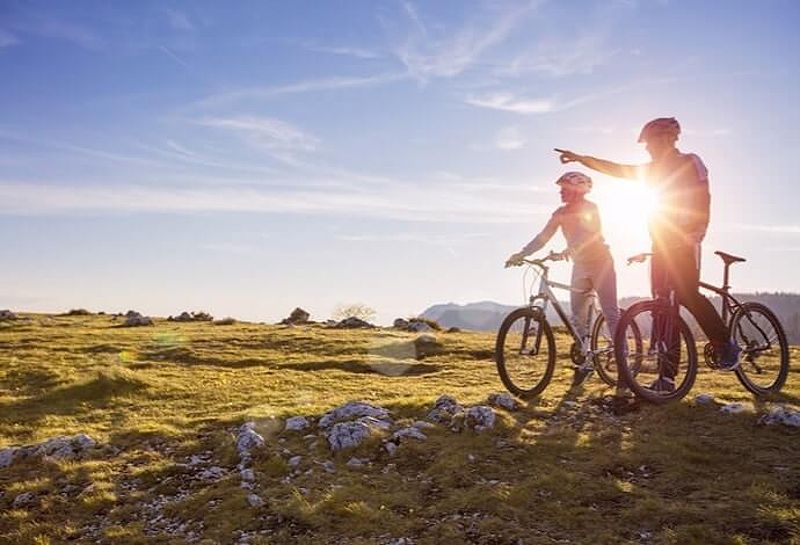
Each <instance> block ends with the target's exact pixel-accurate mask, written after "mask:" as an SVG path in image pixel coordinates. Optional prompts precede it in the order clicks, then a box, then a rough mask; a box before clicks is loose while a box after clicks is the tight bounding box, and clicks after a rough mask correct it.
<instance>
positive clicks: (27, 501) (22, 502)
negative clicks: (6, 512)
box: [11, 492, 36, 509]
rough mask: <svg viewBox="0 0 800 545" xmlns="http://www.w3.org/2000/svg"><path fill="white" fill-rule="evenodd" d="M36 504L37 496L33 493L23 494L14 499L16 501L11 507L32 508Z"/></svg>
mask: <svg viewBox="0 0 800 545" xmlns="http://www.w3.org/2000/svg"><path fill="white" fill-rule="evenodd" d="M35 503H36V495H35V494H34V493H33V492H23V493H22V494H20V495H18V496H17V497H16V498H14V501H13V503H12V504H11V505H12V506H13V507H14V509H19V508H21V507H31V506H32V505H34V504H35Z"/></svg>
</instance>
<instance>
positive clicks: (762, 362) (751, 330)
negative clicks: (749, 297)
mask: <svg viewBox="0 0 800 545" xmlns="http://www.w3.org/2000/svg"><path fill="white" fill-rule="evenodd" d="M731 335H732V336H733V337H734V339H736V342H737V343H738V344H739V346H740V347H741V348H742V361H741V364H740V365H739V367H738V368H737V369H736V376H737V378H738V379H739V381H740V382H741V383H742V385H743V386H744V387H745V388H747V389H748V390H749V391H750V392H752V393H754V394H756V395H766V394H771V393H776V392H779V391H780V389H781V388H783V385H784V384H785V382H786V376H787V375H788V373H789V346H788V343H787V341H786V333H785V332H784V331H783V327H782V326H781V323H780V321H779V320H778V318H777V316H775V314H774V313H773V312H772V311H771V310H769V308H767V307H765V306H764V305H762V304H760V303H744V304H743V305H742V306H741V307H740V308H739V310H737V311H736V313H735V314H734V315H733V318H732V319H731Z"/></svg>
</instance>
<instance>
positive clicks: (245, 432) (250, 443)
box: [236, 422, 264, 461]
mask: <svg viewBox="0 0 800 545" xmlns="http://www.w3.org/2000/svg"><path fill="white" fill-rule="evenodd" d="M255 427H256V423H255V422H245V423H244V424H242V427H241V428H239V434H238V435H237V436H236V451H237V452H238V453H239V457H240V458H241V459H242V460H243V461H245V460H249V459H250V451H251V450H253V449H254V448H259V447H263V446H264V438H263V437H262V436H261V434H259V433H258V432H257V431H256V430H255Z"/></svg>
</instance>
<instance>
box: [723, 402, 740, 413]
mask: <svg viewBox="0 0 800 545" xmlns="http://www.w3.org/2000/svg"><path fill="white" fill-rule="evenodd" d="M746 410H747V407H745V406H744V405H743V404H742V403H728V404H727V405H723V406H722V407H721V408H720V411H721V412H723V413H725V414H740V413H743V412H745V411H746Z"/></svg>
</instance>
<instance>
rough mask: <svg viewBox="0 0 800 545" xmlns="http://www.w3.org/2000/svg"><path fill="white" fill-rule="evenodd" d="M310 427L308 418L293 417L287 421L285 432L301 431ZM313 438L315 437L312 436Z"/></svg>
mask: <svg viewBox="0 0 800 545" xmlns="http://www.w3.org/2000/svg"><path fill="white" fill-rule="evenodd" d="M309 425H310V424H309V422H308V419H307V418H305V417H303V416H293V417H291V418H288V419H286V427H285V428H284V429H283V431H300V430H304V429H306V428H308V426H309ZM312 437H314V436H313V435H312Z"/></svg>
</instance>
